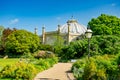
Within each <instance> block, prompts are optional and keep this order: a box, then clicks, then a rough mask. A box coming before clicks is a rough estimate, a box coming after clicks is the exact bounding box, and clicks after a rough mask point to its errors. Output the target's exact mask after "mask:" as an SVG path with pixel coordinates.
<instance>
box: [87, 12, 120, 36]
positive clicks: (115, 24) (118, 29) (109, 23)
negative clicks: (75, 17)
mask: <svg viewBox="0 0 120 80" xmlns="http://www.w3.org/2000/svg"><path fill="white" fill-rule="evenodd" d="M88 26H90V28H91V29H92V31H93V35H114V34H120V18H117V17H116V16H111V15H107V14H101V15H100V16H99V17H97V18H92V19H91V21H89V23H88Z"/></svg>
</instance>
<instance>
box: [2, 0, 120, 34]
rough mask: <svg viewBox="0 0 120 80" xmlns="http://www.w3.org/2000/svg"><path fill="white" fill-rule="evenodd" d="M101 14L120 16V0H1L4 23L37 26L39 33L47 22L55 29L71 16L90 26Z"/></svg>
mask: <svg viewBox="0 0 120 80" xmlns="http://www.w3.org/2000/svg"><path fill="white" fill-rule="evenodd" d="M100 14H109V15H114V16H117V17H120V0H0V25H3V26H4V27H5V28H7V27H10V28H14V27H15V28H17V29H25V30H28V31H31V32H34V28H35V27H37V28H38V33H39V34H41V28H42V26H43V25H45V28H46V31H53V30H56V29H57V25H58V24H60V25H63V24H65V23H66V22H67V20H69V19H71V16H74V18H75V19H76V20H78V22H79V23H81V24H83V25H85V26H87V23H88V22H89V21H90V20H91V19H92V18H96V17H98V16H99V15H100Z"/></svg>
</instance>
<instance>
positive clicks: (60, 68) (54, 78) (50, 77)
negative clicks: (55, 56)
mask: <svg viewBox="0 0 120 80" xmlns="http://www.w3.org/2000/svg"><path fill="white" fill-rule="evenodd" d="M71 67H72V63H58V64H55V65H54V66H53V67H52V68H50V69H48V70H45V71H43V72H40V73H38V75H37V76H36V77H35V79H34V80H76V79H75V78H74V76H73V74H72V73H71V72H70V69H71Z"/></svg>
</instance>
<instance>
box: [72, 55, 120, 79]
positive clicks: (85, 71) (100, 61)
mask: <svg viewBox="0 0 120 80" xmlns="http://www.w3.org/2000/svg"><path fill="white" fill-rule="evenodd" d="M72 70H73V73H74V76H75V77H76V78H77V79H78V80H119V79H120V77H119V75H120V67H119V55H103V56H94V57H90V59H87V60H78V61H76V62H75V63H74V64H73V66H72Z"/></svg>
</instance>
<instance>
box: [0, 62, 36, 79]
mask: <svg viewBox="0 0 120 80" xmlns="http://www.w3.org/2000/svg"><path fill="white" fill-rule="evenodd" d="M36 74H37V69H36V68H35V67H34V65H32V64H26V63H24V62H18V63H16V64H14V65H7V66H5V67H4V68H3V69H2V70H1V71H0V78H11V79H27V80H32V79H33V78H34V77H35V76H36Z"/></svg>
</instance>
